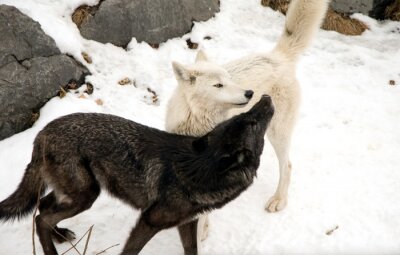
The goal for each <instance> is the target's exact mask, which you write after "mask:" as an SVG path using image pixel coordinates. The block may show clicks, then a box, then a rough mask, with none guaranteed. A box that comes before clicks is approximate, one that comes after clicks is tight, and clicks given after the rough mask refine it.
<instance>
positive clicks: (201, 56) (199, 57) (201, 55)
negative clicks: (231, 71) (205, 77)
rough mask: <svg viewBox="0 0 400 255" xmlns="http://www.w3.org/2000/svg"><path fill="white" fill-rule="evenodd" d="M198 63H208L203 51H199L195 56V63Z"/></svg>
mask: <svg viewBox="0 0 400 255" xmlns="http://www.w3.org/2000/svg"><path fill="white" fill-rule="evenodd" d="M199 61H208V57H207V55H206V53H205V52H204V51H203V50H199V51H198V52H197V55H196V62H199Z"/></svg>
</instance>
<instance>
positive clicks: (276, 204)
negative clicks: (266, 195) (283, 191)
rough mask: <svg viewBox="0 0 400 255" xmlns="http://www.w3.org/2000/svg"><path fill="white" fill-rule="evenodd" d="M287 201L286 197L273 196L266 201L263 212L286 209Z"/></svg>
mask: <svg viewBox="0 0 400 255" xmlns="http://www.w3.org/2000/svg"><path fill="white" fill-rule="evenodd" d="M286 204H287V199H286V197H281V196H277V195H274V196H273V197H271V198H270V199H269V200H268V203H267V205H266V206H265V210H267V211H268V212H279V211H281V210H283V209H284V208H285V207H286Z"/></svg>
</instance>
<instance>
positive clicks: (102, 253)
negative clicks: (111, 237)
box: [96, 243, 119, 255]
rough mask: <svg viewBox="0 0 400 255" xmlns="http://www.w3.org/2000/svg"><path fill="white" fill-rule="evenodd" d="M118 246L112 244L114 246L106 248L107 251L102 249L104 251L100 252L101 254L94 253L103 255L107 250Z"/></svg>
mask: <svg viewBox="0 0 400 255" xmlns="http://www.w3.org/2000/svg"><path fill="white" fill-rule="evenodd" d="M118 245H119V243H117V244H114V245H112V246H110V247H108V248H107V249H104V250H102V251H101V252H99V253H96V255H99V254H103V253H105V252H106V251H108V250H109V249H111V248H114V247H116V246H118Z"/></svg>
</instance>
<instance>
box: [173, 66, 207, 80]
mask: <svg viewBox="0 0 400 255" xmlns="http://www.w3.org/2000/svg"><path fill="white" fill-rule="evenodd" d="M172 69H173V70H174V74H175V77H176V79H177V80H181V81H190V84H194V83H195V81H196V77H197V76H199V75H201V73H200V72H197V71H194V70H190V69H188V68H187V67H185V66H184V65H182V64H179V63H178V62H175V61H173V62H172Z"/></svg>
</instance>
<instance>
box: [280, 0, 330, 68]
mask: <svg viewBox="0 0 400 255" xmlns="http://www.w3.org/2000/svg"><path fill="white" fill-rule="evenodd" d="M328 3H329V0H292V1H291V3H290V5H289V9H288V11H287V13H286V23H285V29H284V31H283V34H282V36H281V38H280V39H279V41H278V43H277V45H276V47H275V49H274V51H279V52H280V53H281V54H284V55H285V56H286V57H287V58H288V59H290V60H292V61H295V60H296V59H297V58H298V56H299V55H300V54H301V53H303V52H304V51H305V49H306V48H307V47H308V46H309V45H310V44H311V40H312V39H313V37H314V34H315V33H316V32H317V30H318V28H319V27H320V26H321V23H322V21H323V20H324V17H325V14H326V11H327V9H328Z"/></svg>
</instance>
